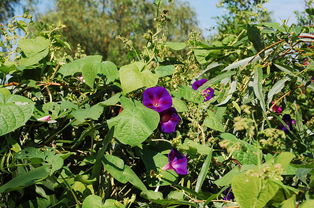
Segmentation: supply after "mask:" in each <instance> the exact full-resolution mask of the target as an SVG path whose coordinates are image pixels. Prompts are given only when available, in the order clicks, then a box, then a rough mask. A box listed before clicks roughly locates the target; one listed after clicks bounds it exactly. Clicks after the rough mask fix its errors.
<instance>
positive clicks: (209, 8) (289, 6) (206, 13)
mask: <svg viewBox="0 0 314 208" xmlns="http://www.w3.org/2000/svg"><path fill="white" fill-rule="evenodd" d="M218 1H219V0H187V2H189V4H190V6H191V7H193V8H194V9H195V11H196V14H197V18H198V22H199V25H200V27H201V28H202V29H203V32H205V34H208V32H206V30H207V29H208V28H210V27H213V26H215V20H214V19H213V17H215V16H221V15H223V14H224V9H222V8H217V7H216V4H217V3H218ZM265 7H266V8H267V9H268V10H269V11H271V12H272V18H273V19H274V21H276V22H281V21H282V20H283V19H287V20H288V23H290V24H291V23H295V22H296V19H295V15H294V12H293V11H295V10H297V11H303V10H304V1H303V0H269V2H268V3H267V4H265Z"/></svg>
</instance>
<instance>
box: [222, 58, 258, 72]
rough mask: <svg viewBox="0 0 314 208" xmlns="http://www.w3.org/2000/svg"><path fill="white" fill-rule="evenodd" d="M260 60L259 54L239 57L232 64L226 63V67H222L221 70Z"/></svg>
mask: <svg viewBox="0 0 314 208" xmlns="http://www.w3.org/2000/svg"><path fill="white" fill-rule="evenodd" d="M259 60H261V57H260V56H251V57H248V58H245V59H241V60H239V61H235V62H233V63H232V64H230V65H228V66H227V67H226V68H224V69H223V70H222V71H229V70H231V69H236V68H239V67H244V66H246V65H248V64H250V63H255V62H257V61H259Z"/></svg>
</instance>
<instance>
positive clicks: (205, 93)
mask: <svg viewBox="0 0 314 208" xmlns="http://www.w3.org/2000/svg"><path fill="white" fill-rule="evenodd" d="M214 93H215V90H214V89H213V88H210V87H209V88H207V89H205V90H203V91H202V95H203V96H204V97H205V99H204V102H206V101H209V100H210V99H211V98H212V97H214Z"/></svg>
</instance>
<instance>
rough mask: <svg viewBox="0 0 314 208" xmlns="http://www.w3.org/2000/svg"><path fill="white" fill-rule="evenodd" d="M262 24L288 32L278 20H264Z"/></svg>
mask: <svg viewBox="0 0 314 208" xmlns="http://www.w3.org/2000/svg"><path fill="white" fill-rule="evenodd" d="M262 24H263V25H265V26H266V27H270V28H272V29H275V30H278V31H280V32H286V30H285V28H284V27H282V26H281V25H280V24H279V23H278V22H263V23H262Z"/></svg>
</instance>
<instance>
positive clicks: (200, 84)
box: [192, 79, 208, 90]
mask: <svg viewBox="0 0 314 208" xmlns="http://www.w3.org/2000/svg"><path fill="white" fill-rule="evenodd" d="M207 81H208V80H207V79H200V80H197V81H195V82H194V83H193V84H192V88H193V90H197V89H198V88H199V87H200V86H202V85H203V84H204V83H205V82H207Z"/></svg>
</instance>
